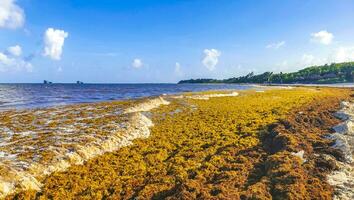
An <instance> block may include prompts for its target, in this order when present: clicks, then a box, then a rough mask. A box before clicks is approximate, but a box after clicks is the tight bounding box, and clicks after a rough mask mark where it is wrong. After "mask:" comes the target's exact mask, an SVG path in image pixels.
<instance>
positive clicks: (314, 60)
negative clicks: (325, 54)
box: [300, 54, 328, 67]
mask: <svg viewBox="0 0 354 200" xmlns="http://www.w3.org/2000/svg"><path fill="white" fill-rule="evenodd" d="M326 63H328V59H325V58H318V57H315V56H314V55H311V54H304V55H302V57H301V60H300V66H302V67H310V66H318V65H324V64H326Z"/></svg>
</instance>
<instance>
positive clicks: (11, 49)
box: [7, 45, 22, 56]
mask: <svg viewBox="0 0 354 200" xmlns="http://www.w3.org/2000/svg"><path fill="white" fill-rule="evenodd" d="M7 51H8V52H9V53H10V54H11V55H13V56H20V55H21V54H22V48H21V47H20V46H19V45H15V46H11V47H8V48H7Z"/></svg>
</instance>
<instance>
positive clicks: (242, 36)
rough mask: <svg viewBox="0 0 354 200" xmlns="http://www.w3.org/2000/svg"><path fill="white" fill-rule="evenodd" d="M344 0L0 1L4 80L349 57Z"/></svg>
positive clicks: (143, 78) (205, 72)
mask: <svg viewBox="0 0 354 200" xmlns="http://www.w3.org/2000/svg"><path fill="white" fill-rule="evenodd" d="M353 10H354V1H349V0H341V1H338V0H293V1H290V0H289V1H281V0H265V1H258V0H247V1H246V0H244V1H241V0H240V1H236V0H235V1H231V0H218V1H216V0H178V1H173V0H165V1H162V0H159V1H158V0H155V1H154V0H150V1H146V0H124V1H123V0H95V1H94V0H50V1H40V0H17V1H15V0H0V82H41V81H42V80H44V79H47V80H51V81H53V82H75V81H76V80H81V81H84V82H94V83H111V82H114V83H123V82H124V83H126V82H128V83H144V82H176V81H178V80H180V79H188V78H228V77H233V76H239V75H244V74H247V73H249V72H251V71H253V72H255V73H261V72H264V71H277V72H278V71H283V72H288V71H295V70H297V69H301V68H303V67H304V66H308V65H319V64H324V63H331V62H343V61H350V60H354V40H353V35H354V26H353V25H354V23H353V22H354V12H353Z"/></svg>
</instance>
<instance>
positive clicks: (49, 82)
mask: <svg viewBox="0 0 354 200" xmlns="http://www.w3.org/2000/svg"><path fill="white" fill-rule="evenodd" d="M43 84H53V83H52V82H51V81H47V80H44V81H43Z"/></svg>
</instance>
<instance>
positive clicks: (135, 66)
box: [132, 58, 143, 69]
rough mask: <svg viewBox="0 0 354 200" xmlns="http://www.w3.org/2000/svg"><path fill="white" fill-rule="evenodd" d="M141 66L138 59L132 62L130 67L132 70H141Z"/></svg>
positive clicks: (141, 62)
mask: <svg viewBox="0 0 354 200" xmlns="http://www.w3.org/2000/svg"><path fill="white" fill-rule="evenodd" d="M142 66H143V61H141V59H139V58H135V59H134V60H133V62H132V67H134V68H137V69H138V68H141V67H142Z"/></svg>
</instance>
